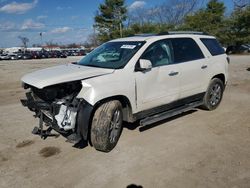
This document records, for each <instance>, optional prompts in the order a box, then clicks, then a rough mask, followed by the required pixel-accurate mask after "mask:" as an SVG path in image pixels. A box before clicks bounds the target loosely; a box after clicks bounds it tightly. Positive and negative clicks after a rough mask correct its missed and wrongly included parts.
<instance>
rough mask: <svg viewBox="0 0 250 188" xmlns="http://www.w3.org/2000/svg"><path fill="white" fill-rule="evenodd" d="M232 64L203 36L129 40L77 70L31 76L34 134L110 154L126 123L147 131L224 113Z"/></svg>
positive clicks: (27, 80)
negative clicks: (54, 135) (189, 116)
mask: <svg viewBox="0 0 250 188" xmlns="http://www.w3.org/2000/svg"><path fill="white" fill-rule="evenodd" d="M228 63H229V59H228V57H227V55H226V54H225V52H224V50H223V49H222V47H221V46H220V45H219V43H218V42H217V40H216V39H215V38H214V37H213V36H209V35H207V34H204V33H201V32H166V33H160V34H157V35H138V36H133V37H128V38H121V39H116V40H112V41H110V42H107V43H105V44H103V45H101V46H100V47H98V48H96V49H95V50H93V51H92V52H90V53H89V54H88V55H86V56H85V57H84V58H83V59H81V60H80V61H79V62H77V63H74V64H66V65H60V66H56V67H51V68H47V69H44V70H39V71H36V72H34V73H30V74H27V75H25V76H24V77H23V78H22V84H23V87H24V89H26V90H27V93H26V96H27V98H26V99H22V100H21V102H22V104H23V105H24V106H26V107H28V108H29V109H30V110H31V111H33V112H34V113H35V117H38V118H39V119H40V121H39V122H40V123H39V127H35V128H34V130H33V133H34V134H38V135H40V136H41V137H42V138H46V137H47V136H50V135H51V130H52V129H53V130H55V131H57V132H59V133H60V134H62V135H63V136H65V137H66V138H67V139H68V141H70V142H72V143H74V144H76V143H79V142H80V141H81V140H85V141H88V142H89V143H91V145H93V146H94V147H95V149H97V150H100V151H104V152H109V151H111V150H112V149H113V148H114V147H115V146H116V144H117V142H118V139H119V137H120V135H121V132H122V127H123V122H124V121H126V122H135V121H137V120H138V121H140V125H141V126H147V125H149V124H152V123H155V122H157V121H160V120H163V119H166V118H169V117H171V116H174V115H177V114H180V113H183V112H186V111H189V110H192V109H194V108H196V107H200V106H202V107H203V108H204V109H207V110H214V109H216V108H217V107H218V105H219V104H220V102H221V100H222V96H223V92H224V89H225V86H226V84H227V80H228ZM44 125H45V126H47V127H48V128H47V130H44Z"/></svg>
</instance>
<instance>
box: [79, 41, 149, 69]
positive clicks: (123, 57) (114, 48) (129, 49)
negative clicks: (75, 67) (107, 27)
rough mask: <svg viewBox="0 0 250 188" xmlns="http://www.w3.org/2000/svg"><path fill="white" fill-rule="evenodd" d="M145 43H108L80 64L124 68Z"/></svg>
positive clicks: (83, 59)
mask: <svg viewBox="0 0 250 188" xmlns="http://www.w3.org/2000/svg"><path fill="white" fill-rule="evenodd" d="M144 43H145V42H142V41H140V42H131V41H129V42H125V41H123V42H108V43H105V44H103V45H101V46H100V47H98V48H96V49H95V50H94V51H92V52H91V53H89V54H88V55H86V56H85V57H84V58H82V59H81V60H80V61H79V62H78V64H79V65H84V66H90V67H101V68H109V69H119V68H123V67H124V66H125V65H126V64H127V63H128V61H129V60H130V59H131V58H132V57H133V55H134V54H135V53H136V52H137V51H138V50H139V49H140V48H141V47H142V46H143V44H144Z"/></svg>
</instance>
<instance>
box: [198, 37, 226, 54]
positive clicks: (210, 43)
mask: <svg viewBox="0 0 250 188" xmlns="http://www.w3.org/2000/svg"><path fill="white" fill-rule="evenodd" d="M201 42H203V44H204V45H205V46H206V47H207V49H208V51H209V52H210V54H211V55H212V56H215V55H220V54H224V53H225V50H224V49H223V48H222V47H221V45H220V44H219V42H218V41H217V40H216V39H206V38H202V39H201Z"/></svg>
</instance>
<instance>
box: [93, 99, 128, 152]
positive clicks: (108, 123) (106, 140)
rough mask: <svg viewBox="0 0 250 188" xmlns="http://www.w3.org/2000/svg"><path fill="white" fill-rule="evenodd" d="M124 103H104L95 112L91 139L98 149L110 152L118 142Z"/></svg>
mask: <svg viewBox="0 0 250 188" xmlns="http://www.w3.org/2000/svg"><path fill="white" fill-rule="evenodd" d="M122 121H123V117H122V105H121V103H120V102H119V101H117V100H114V101H109V102H106V103H103V104H102V105H101V106H99V107H98V108H97V110H96V111H95V113H94V116H93V119H92V125H91V133H90V139H91V143H92V145H93V146H94V148H95V149H96V150H99V151H103V152H109V151H111V150H112V149H113V148H114V147H115V146H116V144H117V142H118V140H119V138H120V135H121V132H122Z"/></svg>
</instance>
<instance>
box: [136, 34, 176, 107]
mask: <svg viewBox="0 0 250 188" xmlns="http://www.w3.org/2000/svg"><path fill="white" fill-rule="evenodd" d="M140 59H147V60H150V61H151V63H152V69H150V70H147V71H137V72H135V74H136V76H135V78H136V91H137V109H138V111H143V110H147V109H151V108H154V107H157V106H161V105H164V104H168V103H171V102H173V101H176V100H178V98H179V86H180V79H179V69H178V66H177V65H176V64H174V63H173V62H174V61H173V50H172V45H171V42H170V40H167V39H166V40H161V41H157V42H155V43H153V44H151V45H150V46H149V47H148V48H147V50H146V51H145V52H144V53H143V55H142V56H141V58H140Z"/></svg>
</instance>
